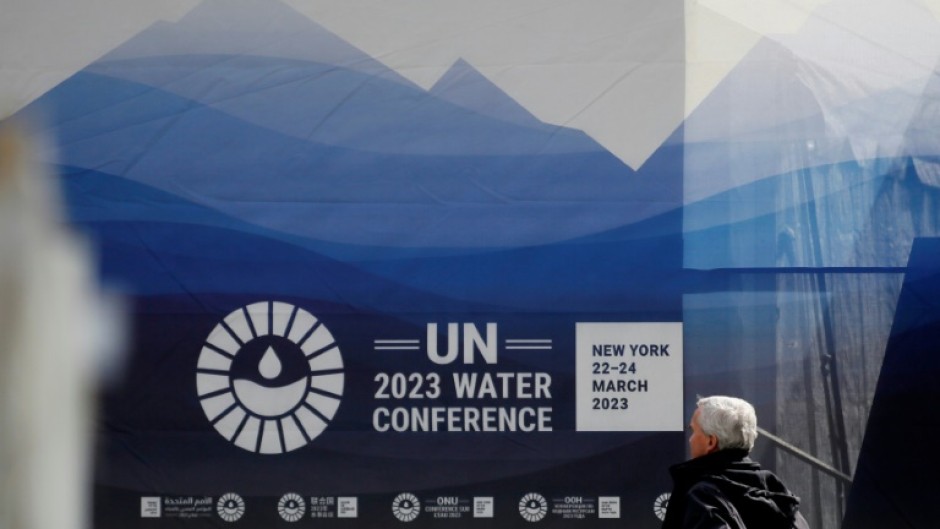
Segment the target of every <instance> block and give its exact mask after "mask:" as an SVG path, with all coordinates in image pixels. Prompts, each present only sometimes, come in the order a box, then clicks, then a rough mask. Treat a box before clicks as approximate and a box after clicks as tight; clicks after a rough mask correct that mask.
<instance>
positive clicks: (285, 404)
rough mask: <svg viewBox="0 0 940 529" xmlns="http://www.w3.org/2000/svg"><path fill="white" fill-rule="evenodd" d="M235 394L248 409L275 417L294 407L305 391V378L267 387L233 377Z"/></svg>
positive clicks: (265, 415)
mask: <svg viewBox="0 0 940 529" xmlns="http://www.w3.org/2000/svg"><path fill="white" fill-rule="evenodd" d="M232 386H233V387H234V388H235V395H236V396H237V397H238V400H240V401H241V403H242V405H244V406H245V407H246V408H248V410H249V411H251V412H252V413H255V414H257V415H261V416H264V417H277V416H280V415H284V414H285V413H287V412H289V411H290V410H292V409H294V408H295V407H296V406H297V405H298V404H300V401H301V400H303V398H304V395H305V394H306V393H307V379H306V378H301V379H299V380H297V381H295V382H292V383H290V384H288V385H286V386H281V387H278V388H268V387H264V386H262V385H260V384H256V383H255V382H252V381H250V380H245V379H243V378H239V379H235V380H234V382H233V384H232Z"/></svg>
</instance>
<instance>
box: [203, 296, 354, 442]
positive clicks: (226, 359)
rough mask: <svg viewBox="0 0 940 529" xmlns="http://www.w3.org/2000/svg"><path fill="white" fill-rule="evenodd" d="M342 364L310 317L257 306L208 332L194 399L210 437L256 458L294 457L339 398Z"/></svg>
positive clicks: (278, 306) (276, 305) (289, 308)
mask: <svg viewBox="0 0 940 529" xmlns="http://www.w3.org/2000/svg"><path fill="white" fill-rule="evenodd" d="M343 382H344V376H343V358H342V356H341V355H340V350H339V347H338V346H337V345H336V343H335V342H334V340H333V335H332V334H330V331H329V330H328V329H327V328H326V326H325V325H323V323H322V322H320V321H318V320H317V318H315V317H314V316H313V315H312V314H310V313H309V312H307V311H305V310H303V309H301V308H300V307H296V306H294V305H291V304H288V303H281V302H277V301H265V302H261V303H254V304H252V305H248V306H245V307H242V308H240V309H237V310H235V311H233V312H231V313H230V314H229V315H228V316H226V317H225V318H224V319H223V320H222V321H221V322H219V324H218V325H216V326H215V328H214V329H212V332H211V333H209V336H208V338H206V342H205V344H204V345H203V348H202V351H201V352H200V353H199V362H198V364H197V367H196V392H197V394H198V395H199V400H200V403H201V404H202V410H203V412H205V414H206V418H208V419H209V421H210V422H211V423H212V425H213V426H214V427H215V429H216V431H218V432H219V433H220V434H221V435H222V436H223V437H225V438H226V439H228V440H229V441H230V442H232V443H234V444H235V445H236V446H238V447H240V448H243V449H245V450H248V451H249V452H257V453H261V454H280V453H284V452H290V451H291V450H296V449H297V448H300V447H302V446H304V445H306V444H307V443H309V442H310V441H312V440H314V439H315V438H316V437H317V436H318V435H320V434H321V433H322V432H323V430H324V429H326V427H327V425H328V424H329V422H330V421H331V420H332V419H333V416H334V415H335V414H336V410H337V409H338V408H339V403H340V399H341V398H342V396H343Z"/></svg>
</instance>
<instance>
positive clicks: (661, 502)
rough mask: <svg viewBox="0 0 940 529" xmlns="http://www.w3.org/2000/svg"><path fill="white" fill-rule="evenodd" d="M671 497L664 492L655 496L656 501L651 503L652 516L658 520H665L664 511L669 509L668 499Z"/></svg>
mask: <svg viewBox="0 0 940 529" xmlns="http://www.w3.org/2000/svg"><path fill="white" fill-rule="evenodd" d="M671 495H672V494H671V493H669V492H664V493H662V494H660V495H659V496H656V501H654V502H653V514H655V515H656V517H657V518H659V519H660V520H665V519H666V509H668V508H669V497H670V496H671Z"/></svg>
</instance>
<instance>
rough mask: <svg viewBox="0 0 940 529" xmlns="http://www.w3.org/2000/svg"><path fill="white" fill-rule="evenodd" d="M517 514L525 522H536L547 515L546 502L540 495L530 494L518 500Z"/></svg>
mask: <svg viewBox="0 0 940 529" xmlns="http://www.w3.org/2000/svg"><path fill="white" fill-rule="evenodd" d="M519 514H521V515H522V517H523V518H525V520H526V521H527V522H537V521H539V520H541V519H542V518H545V515H546V514H548V502H547V501H545V497H544V496H542V495H541V494H538V493H535V492H530V493H528V494H526V495H525V496H523V497H522V499H521V500H519Z"/></svg>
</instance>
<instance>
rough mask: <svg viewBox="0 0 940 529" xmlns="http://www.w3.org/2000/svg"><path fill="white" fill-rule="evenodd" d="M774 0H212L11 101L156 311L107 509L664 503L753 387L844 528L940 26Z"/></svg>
mask: <svg viewBox="0 0 940 529" xmlns="http://www.w3.org/2000/svg"><path fill="white" fill-rule="evenodd" d="M615 4H616V5H615ZM763 4H764V7H766V8H767V9H766V10H762V11H761V13H760V15H759V16H758V14H757V13H755V12H754V11H753V10H751V9H744V7H746V6H743V7H742V5H740V4H739V3H735V2H718V1H702V2H695V3H693V4H690V5H685V3H684V2H678V1H665V2H663V1H650V0H635V1H631V2H623V3H603V5H601V4H598V5H590V6H588V5H569V4H568V3H565V2H536V1H521V0H520V1H518V2H483V3H482V4H478V3H461V2H424V1H416V2H409V3H407V4H403V3H386V2H370V1H361V2H352V3H349V4H347V3H342V2H333V1H327V0H323V1H319V2H313V3H302V2H280V1H273V0H271V1H262V0H236V1H222V0H205V1H202V2H198V3H196V2H194V3H192V5H185V6H183V5H182V3H174V4H173V6H170V4H169V3H162V4H159V6H158V5H157V4H154V5H155V7H154V9H155V10H157V9H160V10H163V11H162V12H163V13H164V17H163V18H160V17H155V18H160V19H158V20H155V21H148V22H147V23H146V24H144V23H142V22H141V21H139V20H138V19H137V18H133V20H134V22H133V23H136V24H140V27H141V29H137V28H136V27H135V29H134V30H133V31H130V30H129V29H128V27H129V26H130V25H131V24H132V22H131V19H130V18H129V19H128V23H127V24H128V27H121V28H118V27H115V29H114V30H113V32H111V33H108V39H110V40H106V39H105V36H104V35H103V34H102V35H101V36H100V41H98V42H99V43H105V42H107V44H106V45H105V44H99V46H104V47H106V48H107V49H106V50H105V51H104V52H103V53H102V54H100V55H99V56H96V57H95V58H94V59H92V60H90V61H84V62H81V64H79V65H77V66H75V69H74V70H75V71H74V72H69V73H68V74H67V75H63V76H62V79H57V80H56V82H55V83H50V84H51V85H50V86H43V89H42V90H40V93H38V94H36V97H32V98H30V100H29V104H28V105H25V106H24V107H23V108H17V109H16V111H15V112H12V114H13V116H14V118H16V119H20V118H26V117H28V116H37V115H41V116H43V118H42V120H41V121H39V123H40V128H41V129H42V130H40V131H38V132H37V134H44V135H46V136H47V137H49V138H50V139H52V140H54V141H55V143H56V145H57V146H58V150H59V151H58V156H57V158H55V159H50V160H49V162H50V163H52V164H54V167H55V168H56V170H57V171H58V174H59V175H60V181H61V185H62V189H63V195H64V199H65V203H66V205H67V210H68V212H67V216H68V221H69V222H70V223H71V224H72V225H74V226H75V227H77V228H78V229H79V230H80V231H81V232H82V233H83V234H84V235H85V236H87V237H88V239H89V240H90V241H91V242H92V244H93V245H94V247H95V248H96V249H97V251H98V255H99V258H100V265H101V269H100V276H101V278H102V279H103V280H104V281H105V282H106V284H108V285H110V286H111V287H112V288H115V289H119V290H120V291H122V292H123V293H124V294H125V296H126V298H127V299H128V300H129V302H130V305H131V307H132V308H131V319H132V329H131V343H130V347H129V351H128V355H127V363H126V366H125V370H124V373H123V377H122V378H121V380H120V381H119V382H118V383H117V384H116V385H115V386H114V387H109V388H106V390H105V391H104V392H103V395H102V402H101V410H100V418H101V426H100V429H99V438H98V451H97V452H96V454H95V465H96V469H95V481H94V490H93V496H94V526H95V527H96V528H99V529H108V528H122V529H124V528H128V527H148V528H150V527H170V526H172V527H177V526H184V527H210V526H211V527H218V526H228V525H233V526H240V527H259V528H260V527H271V526H274V525H290V526H294V525H296V526H297V527H300V526H329V527H383V528H384V527H389V526H395V525H400V524H405V525H408V526H414V527H430V526H435V527H436V526H438V525H441V524H443V525H452V526H454V527H463V526H482V525H487V526H490V525H493V524H495V525H496V526H499V527H523V526H524V527H529V526H531V525H532V524H536V525H538V526H547V527H587V526H591V527H594V526H610V527H614V526H616V527H624V526H628V527H631V528H637V529H642V528H655V527H659V525H660V524H661V520H662V518H663V515H664V512H665V509H666V507H667V506H668V499H669V498H668V493H669V491H670V490H671V487H672V484H671V480H670V478H669V474H668V471H667V468H668V467H669V466H670V465H672V464H674V463H678V462H680V461H682V460H684V459H686V458H687V457H688V455H687V434H686V433H684V432H685V429H686V426H687V424H688V421H689V417H690V415H691V412H692V411H693V410H694V409H695V402H696V399H697V397H698V396H699V395H708V394H730V395H736V396H741V397H743V398H746V399H747V400H749V401H751V402H753V404H754V405H755V407H756V409H757V411H758V417H759V424H760V425H761V427H762V429H763V431H764V433H765V434H769V435H763V436H762V437H761V438H760V439H759V441H758V445H757V447H756V449H755V451H754V454H753V456H754V458H755V459H756V460H758V461H760V462H761V463H762V464H763V465H764V466H765V467H766V468H770V469H772V470H775V471H776V472H777V473H778V474H780V475H781V476H782V478H783V480H784V482H785V483H787V485H788V486H789V487H790V488H791V489H793V491H794V492H795V493H796V494H797V495H798V496H800V497H801V498H802V501H803V503H802V507H801V510H802V512H803V513H804V514H805V515H806V517H807V519H808V520H809V522H810V524H811V526H813V527H817V528H835V527H839V525H840V524H841V522H842V518H843V516H844V514H845V512H846V510H847V509H848V508H849V506H847V505H846V498H848V497H850V496H849V494H848V493H849V491H850V489H851V487H852V485H853V474H854V470H855V465H856V461H857V460H859V457H860V456H859V454H860V452H861V451H862V440H863V438H865V435H866V431H865V428H866V421H867V419H868V412H869V409H870V408H871V403H872V400H873V399H874V392H875V386H876V383H878V377H879V371H880V368H881V361H882V358H883V357H884V354H885V349H886V346H887V343H888V337H889V334H890V331H891V324H892V322H893V321H895V306H896V304H897V301H898V296H899V294H900V292H901V285H902V281H903V278H904V274H905V272H906V270H907V268H906V267H907V262H908V254H909V253H910V248H911V246H912V244H913V242H914V240H915V239H916V238H920V237H931V236H936V235H937V234H938V231H940V230H938V226H940V222H938V221H937V218H936V213H935V212H936V211H937V210H936V204H935V201H936V187H937V185H938V180H937V178H936V174H937V170H936V156H937V152H936V150H937V149H936V145H935V142H934V141H932V136H933V131H934V130H936V129H935V128H934V126H933V125H934V123H933V122H934V121H935V120H936V118H937V112H936V111H935V109H934V105H932V104H931V103H930V102H931V101H932V98H933V95H935V94H934V93H935V92H936V90H937V87H938V86H940V85H938V84H937V80H936V75H935V72H934V65H935V63H936V60H937V59H938V58H940V31H938V29H940V27H938V22H937V19H936V16H935V15H934V13H933V11H931V10H930V7H929V6H925V5H922V4H921V3H919V2H916V1H914V0H911V1H906V0H905V1H902V2H897V1H892V2H887V1H884V2H882V1H873V2H866V3H865V5H864V6H862V7H859V6H858V5H856V3H855V2H849V1H843V0H833V1H831V2H825V1H807V2H799V3H798V4H799V5H798V6H797V5H796V4H793V3H792V2H773V1H766V2H764V3H763ZM171 7H172V9H171ZM115 9H121V8H120V7H115ZM171 12H172V13H173V14H172V16H171V14H170V13H171ZM768 13H772V14H774V16H768ZM20 15H21V16H22V17H23V18H24V19H26V18H27V17H28V16H30V15H29V13H27V12H26V11H23V12H22V13H20ZM141 20H142V19H141ZM875 20H879V21H884V23H883V24H882V25H879V26H878V28H874V27H873V26H872V21H875ZM889 22H890V24H889ZM889 26H890V27H892V28H893V27H905V28H907V30H905V31H894V30H891V31H888V30H886V29H885V28H887V27H889ZM876 29H878V30H877V31H876ZM119 30H120V31H119ZM92 37H93V35H91V34H89V38H92ZM81 44H82V43H81V42H77V43H76V51H75V52H74V57H76V59H75V61H76V62H80V61H79V58H78V57H80V55H79V54H80V53H90V51H88V50H92V49H93V48H92V47H91V46H90V45H88V46H85V47H82V45H81ZM78 48H81V50H82V51H80V50H79V49H78ZM94 49H97V48H94ZM30 50H32V49H31V48H30ZM30 53H33V51H30ZM36 53H38V51H37V52H36ZM60 53H62V54H63V55H65V54H66V52H65V51H60ZM81 57H84V55H81ZM4 61H5V62H6V61H9V59H6V58H5V59H4ZM48 68H49V69H50V70H51V69H52V67H51V66H49V67H48ZM16 71H17V69H16V68H13V67H7V68H4V69H3V71H0V74H3V75H4V76H5V77H0V81H3V80H4V79H7V78H12V77H13V76H14V75H15V72H16ZM33 81H34V83H33V85H35V86H40V85H41V84H42V79H41V78H38V77H37V78H35V79H34V80H33ZM3 82H5V81H3ZM23 92H24V93H26V92H28V91H27V90H23ZM852 497H861V496H852ZM858 527H864V526H863V525H859V526H858Z"/></svg>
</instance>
